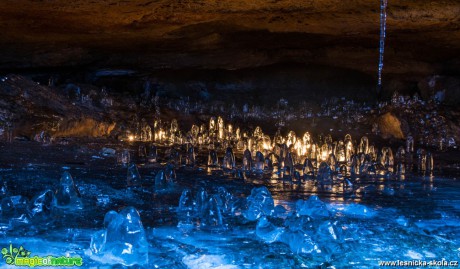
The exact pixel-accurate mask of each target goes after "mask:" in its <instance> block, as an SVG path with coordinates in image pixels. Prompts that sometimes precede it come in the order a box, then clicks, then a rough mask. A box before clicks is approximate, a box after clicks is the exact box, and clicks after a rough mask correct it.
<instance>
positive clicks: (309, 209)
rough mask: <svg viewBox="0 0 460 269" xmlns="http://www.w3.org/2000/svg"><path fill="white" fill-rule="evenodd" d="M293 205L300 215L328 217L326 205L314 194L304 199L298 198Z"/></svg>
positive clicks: (318, 217) (319, 217) (317, 217)
mask: <svg viewBox="0 0 460 269" xmlns="http://www.w3.org/2000/svg"><path fill="white" fill-rule="evenodd" d="M295 207H296V212H297V214H298V215H300V216H310V217H312V218H315V219H321V218H328V217H330V213H329V211H328V210H327V208H326V205H325V204H324V203H323V202H322V201H321V200H320V199H319V198H318V196H316V195H312V196H310V197H309V198H308V200H306V201H305V200H298V201H297V203H296V205H295Z"/></svg>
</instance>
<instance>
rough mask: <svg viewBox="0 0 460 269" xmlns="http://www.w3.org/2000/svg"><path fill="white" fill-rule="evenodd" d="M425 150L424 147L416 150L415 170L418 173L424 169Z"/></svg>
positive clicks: (423, 171)
mask: <svg viewBox="0 0 460 269" xmlns="http://www.w3.org/2000/svg"><path fill="white" fill-rule="evenodd" d="M426 163H427V162H426V152H425V150H424V149H418V150H417V170H418V172H419V173H421V174H424V173H425V171H426Z"/></svg>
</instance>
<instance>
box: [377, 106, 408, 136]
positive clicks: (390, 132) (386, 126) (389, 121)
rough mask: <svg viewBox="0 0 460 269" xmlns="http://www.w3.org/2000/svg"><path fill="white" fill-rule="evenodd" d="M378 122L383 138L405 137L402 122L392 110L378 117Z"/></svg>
mask: <svg viewBox="0 0 460 269" xmlns="http://www.w3.org/2000/svg"><path fill="white" fill-rule="evenodd" d="M377 124H378V127H379V130H380V133H381V135H382V137H383V138H385V139H387V138H396V139H404V138H405V136H404V134H403V131H402V129H401V122H400V121H399V119H398V118H397V117H396V116H395V115H393V114H392V113H391V112H387V113H385V114H383V115H381V116H379V117H378V118H377Z"/></svg>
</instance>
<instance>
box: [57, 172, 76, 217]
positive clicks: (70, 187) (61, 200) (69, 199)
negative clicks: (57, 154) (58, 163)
mask: <svg viewBox="0 0 460 269" xmlns="http://www.w3.org/2000/svg"><path fill="white" fill-rule="evenodd" d="M53 206H54V207H57V208H62V209H70V210H75V209H81V208H82V207H83V204H82V201H81V199H80V193H79V191H78V189H77V187H76V186H75V183H74V181H73V178H72V175H70V173H69V172H67V171H66V172H64V173H63V174H62V176H61V179H60V182H59V186H58V188H57V190H56V193H55V195H54V202H53Z"/></svg>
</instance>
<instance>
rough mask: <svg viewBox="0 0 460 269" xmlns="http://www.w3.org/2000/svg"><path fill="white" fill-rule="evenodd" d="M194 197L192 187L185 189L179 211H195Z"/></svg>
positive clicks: (180, 200)
mask: <svg viewBox="0 0 460 269" xmlns="http://www.w3.org/2000/svg"><path fill="white" fill-rule="evenodd" d="M193 204H194V202H193V197H192V192H191V191H190V189H184V190H183V191H182V195H181V196H180V199H179V207H178V209H177V210H178V212H188V211H193Z"/></svg>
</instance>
